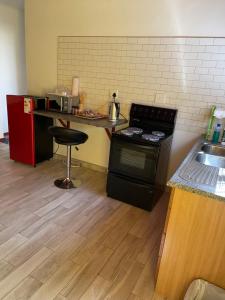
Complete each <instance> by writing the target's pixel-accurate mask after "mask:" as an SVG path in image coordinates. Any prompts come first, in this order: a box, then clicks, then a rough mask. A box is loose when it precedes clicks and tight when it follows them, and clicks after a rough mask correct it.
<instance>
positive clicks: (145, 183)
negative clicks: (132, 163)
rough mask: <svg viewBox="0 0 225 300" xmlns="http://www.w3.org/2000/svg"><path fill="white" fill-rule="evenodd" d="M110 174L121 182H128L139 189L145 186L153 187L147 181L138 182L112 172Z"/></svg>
mask: <svg viewBox="0 0 225 300" xmlns="http://www.w3.org/2000/svg"><path fill="white" fill-rule="evenodd" d="M112 174H114V175H115V176H116V177H118V178H120V179H122V180H129V182H132V183H133V184H134V185H136V186H139V187H146V186H148V187H152V186H153V185H152V184H150V183H149V182H147V181H142V182H140V181H139V180H137V179H135V178H131V177H129V176H126V175H120V174H118V173H114V172H112Z"/></svg>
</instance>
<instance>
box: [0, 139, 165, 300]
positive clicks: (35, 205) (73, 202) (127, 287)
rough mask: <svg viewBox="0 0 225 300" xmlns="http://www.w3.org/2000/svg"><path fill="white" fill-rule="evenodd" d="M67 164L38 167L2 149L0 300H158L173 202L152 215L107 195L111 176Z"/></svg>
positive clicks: (55, 162)
mask: <svg viewBox="0 0 225 300" xmlns="http://www.w3.org/2000/svg"><path fill="white" fill-rule="evenodd" d="M64 171H65V166H64V165H63V163H62V162H61V161H60V160H59V159H54V160H51V161H47V162H44V163H41V164H39V165H38V166H37V167H36V168H32V167H31V166H27V165H23V164H20V163H16V162H13V161H10V160H9V157H8V145H6V144H3V143H0V299H4V300H26V299H32V300H51V299H52V300H66V299H68V300H78V299H81V300H104V299H114V300H126V299H128V300H151V299H160V298H158V296H157V295H154V284H155V279H154V274H155V268H156V261H157V255H158V250H159V244H160V238H161V233H162V229H163V224H164V221H165V214H166V208H167V202H168V197H167V195H164V196H163V197H162V198H161V199H160V201H159V202H158V204H157V205H156V207H155V208H154V210H153V211H152V212H151V213H150V212H146V211H144V210H142V209H139V208H136V207H133V206H130V205H128V204H125V203H122V202H119V201H116V200H112V199H110V198H108V197H106V195H105V182H106V174H104V173H100V172H96V171H93V170H90V169H85V168H83V167H81V168H73V169H72V174H73V177H76V178H77V177H78V178H79V179H81V180H82V185H81V187H80V188H78V189H73V190H69V191H66V190H60V189H58V188H56V187H55V186H54V184H53V182H54V179H56V178H58V177H61V176H63V175H64Z"/></svg>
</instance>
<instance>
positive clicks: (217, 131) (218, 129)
mask: <svg viewBox="0 0 225 300" xmlns="http://www.w3.org/2000/svg"><path fill="white" fill-rule="evenodd" d="M220 132H221V124H217V125H216V128H215V130H214V132H213V137H212V143H213V144H216V143H218V142H219V138H220Z"/></svg>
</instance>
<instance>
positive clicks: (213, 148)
mask: <svg viewBox="0 0 225 300" xmlns="http://www.w3.org/2000/svg"><path fill="white" fill-rule="evenodd" d="M201 150H202V151H203V152H204V153H207V154H212V155H218V156H224V157H225V147H224V146H222V145H213V144H205V145H203V146H202V149H201Z"/></svg>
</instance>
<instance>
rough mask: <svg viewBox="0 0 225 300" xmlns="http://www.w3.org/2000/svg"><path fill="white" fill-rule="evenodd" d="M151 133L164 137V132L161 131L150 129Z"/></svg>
mask: <svg viewBox="0 0 225 300" xmlns="http://www.w3.org/2000/svg"><path fill="white" fill-rule="evenodd" d="M152 134H153V135H155V136H157V137H159V138H164V137H165V135H166V134H165V133H164V132H162V131H152Z"/></svg>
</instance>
